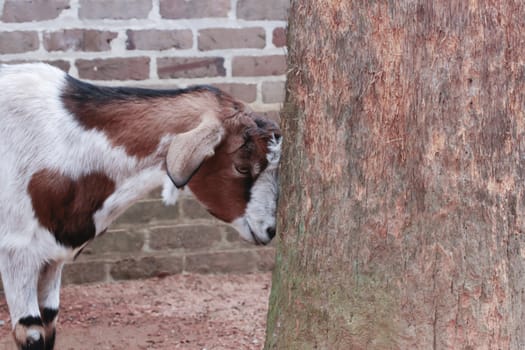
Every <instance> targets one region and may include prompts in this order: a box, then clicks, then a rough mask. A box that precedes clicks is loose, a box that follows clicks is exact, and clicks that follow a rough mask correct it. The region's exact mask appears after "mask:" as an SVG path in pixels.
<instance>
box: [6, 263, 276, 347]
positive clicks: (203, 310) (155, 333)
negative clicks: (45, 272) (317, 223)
mask: <svg viewBox="0 0 525 350" xmlns="http://www.w3.org/2000/svg"><path fill="white" fill-rule="evenodd" d="M270 283H271V275H270V274H269V273H265V274H251V275H177V276H170V277H166V278H163V279H159V278H155V279H150V280H143V281H126V282H119V283H111V284H92V285H83V286H67V287H64V288H63V289H62V294H61V296H62V305H61V309H60V316H59V324H58V329H57V332H58V338H57V345H56V347H55V348H56V349H57V350H70V349H71V350H93V349H101V350H103V349H126V350H138V349H192V350H193V349H198V350H204V349H206V350H211V349H214V350H222V349H224V350H232V349H235V350H237V349H241V350H244V349H248V350H255V349H257V350H259V349H261V348H262V347H263V343H264V332H265V325H266V312H267V307H268V296H269V293H270ZM10 322H11V321H10V320H9V316H8V313H7V306H6V304H5V298H3V297H0V350H4V349H5V350H11V349H14V346H13V341H12V339H11V331H10V328H11V323H10Z"/></svg>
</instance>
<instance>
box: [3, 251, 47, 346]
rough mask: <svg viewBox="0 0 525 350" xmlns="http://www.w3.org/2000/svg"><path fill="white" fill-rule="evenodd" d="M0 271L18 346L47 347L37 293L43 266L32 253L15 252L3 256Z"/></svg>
mask: <svg viewBox="0 0 525 350" xmlns="http://www.w3.org/2000/svg"><path fill="white" fill-rule="evenodd" d="M0 272H1V274H2V283H3V285H4V293H5V297H6V300H7V305H8V307H9V314H10V316H11V323H12V325H13V336H14V338H15V342H16V345H17V347H18V349H20V350H45V347H44V346H45V344H44V334H45V332H44V324H43V323H42V319H41V317H40V309H39V307H38V294H37V288H38V278H39V273H40V266H38V264H37V263H36V262H35V259H33V257H32V256H26V255H25V254H23V253H21V252H14V253H11V254H9V258H7V257H6V256H0Z"/></svg>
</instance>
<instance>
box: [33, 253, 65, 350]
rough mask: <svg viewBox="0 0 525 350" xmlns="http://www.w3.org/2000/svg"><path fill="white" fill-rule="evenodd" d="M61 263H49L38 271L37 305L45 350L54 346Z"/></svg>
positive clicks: (62, 264)
mask: <svg viewBox="0 0 525 350" xmlns="http://www.w3.org/2000/svg"><path fill="white" fill-rule="evenodd" d="M63 266H64V263H63V262H49V263H47V264H46V265H44V267H43V268H42V270H41V271H40V279H39V280H38V305H39V307H40V314H41V315H42V323H43V325H44V332H45V344H46V346H45V350H52V349H53V348H54V346H55V335H56V321H57V315H58V308H59V305H60V282H61V277H62V268H63Z"/></svg>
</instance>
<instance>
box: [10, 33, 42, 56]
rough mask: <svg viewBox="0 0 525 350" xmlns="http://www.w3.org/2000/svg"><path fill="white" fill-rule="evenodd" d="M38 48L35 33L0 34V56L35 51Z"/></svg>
mask: <svg viewBox="0 0 525 350" xmlns="http://www.w3.org/2000/svg"><path fill="white" fill-rule="evenodd" d="M38 46H39V43H38V34H37V32H25V31H17V32H0V54H6V53H21V52H28V51H35V50H37V49H38Z"/></svg>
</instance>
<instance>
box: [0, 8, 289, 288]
mask: <svg viewBox="0 0 525 350" xmlns="http://www.w3.org/2000/svg"><path fill="white" fill-rule="evenodd" d="M288 6H289V1H287V0H268V1H259V0H32V1H26V0H23V1H22V0H0V63H25V62H46V63H49V64H52V65H54V66H56V67H58V68H60V69H62V70H64V71H65V72H68V73H69V74H71V75H73V76H75V77H80V78H82V79H86V80H90V81H93V82H95V83H97V84H110V85H127V86H144V87H153V88H180V87H187V86H190V85H195V84H210V85H213V86H217V87H219V88H221V89H223V90H225V91H227V92H229V93H231V94H232V95H234V96H235V97H237V98H239V99H241V100H243V101H245V102H246V103H248V104H249V105H250V107H251V108H252V109H253V110H255V111H258V112H260V113H263V114H266V115H268V116H270V117H272V118H278V111H279V109H280V106H281V104H282V102H283V99H284V82H285V72H286V58H285V55H286V32H285V30H286V29H285V28H286V24H287V23H286V18H287V11H288ZM272 266H273V248H272V247H265V248H260V247H254V246H252V245H249V244H246V243H244V242H242V241H240V239H239V238H238V235H237V233H235V232H234V231H233V230H232V229H231V228H230V227H229V226H227V225H225V224H223V223H220V222H218V221H216V220H215V219H213V218H212V217H211V215H209V214H208V213H207V212H206V210H204V209H203V208H202V207H201V206H200V205H199V204H198V203H197V202H196V201H195V200H193V199H192V198H190V197H186V196H182V198H181V199H180V200H179V202H178V204H177V205H176V206H174V207H165V206H163V205H162V203H161V201H160V200H159V195H158V193H156V194H155V195H152V196H150V197H149V198H147V199H145V200H143V201H141V202H139V203H137V204H136V205H135V206H133V207H131V208H130V209H129V210H128V211H127V212H126V213H125V214H124V215H123V216H122V217H120V218H119V219H118V220H117V221H116V222H115V223H114V225H113V226H112V227H111V229H110V230H108V232H107V233H106V234H104V235H102V236H101V237H98V238H97V239H96V240H95V241H93V242H92V243H91V244H90V245H89V246H88V247H87V248H86V249H85V250H84V251H83V253H82V254H81V255H80V256H79V258H78V259H77V260H76V261H75V262H74V263H72V264H69V265H68V266H67V267H66V269H65V271H64V282H65V283H84V282H94V281H104V280H105V281H111V280H118V279H126V278H144V277H150V276H157V275H165V274H172V273H180V272H202V273H208V272H252V271H261V270H268V269H271V267H272ZM0 287H1V286H0Z"/></svg>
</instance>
